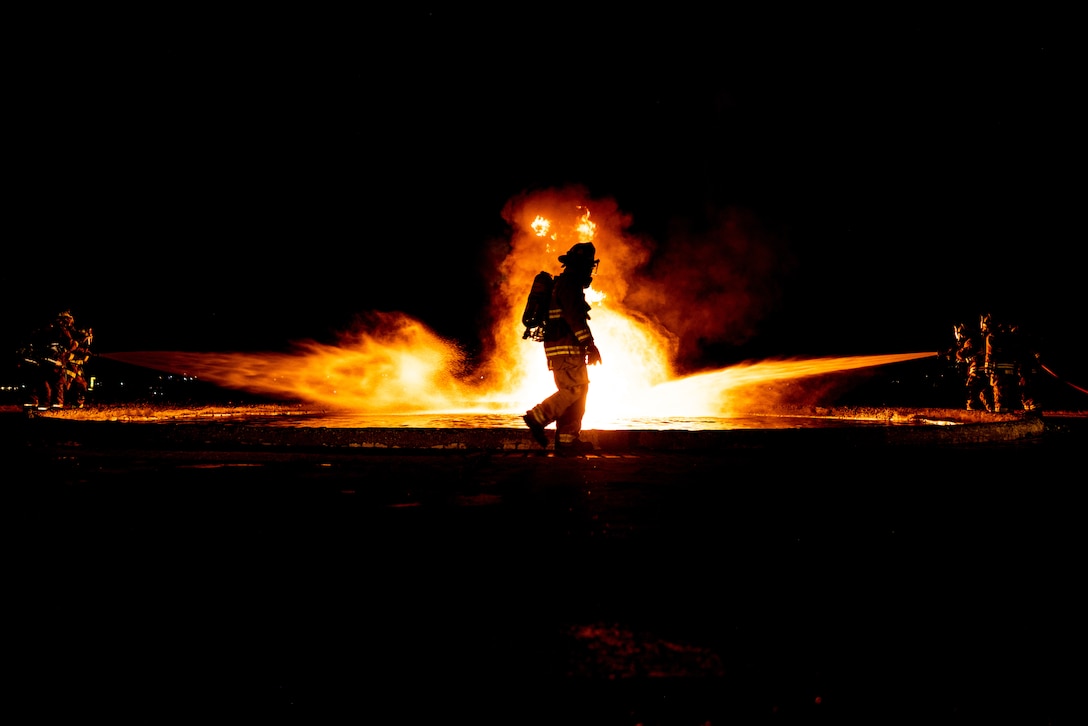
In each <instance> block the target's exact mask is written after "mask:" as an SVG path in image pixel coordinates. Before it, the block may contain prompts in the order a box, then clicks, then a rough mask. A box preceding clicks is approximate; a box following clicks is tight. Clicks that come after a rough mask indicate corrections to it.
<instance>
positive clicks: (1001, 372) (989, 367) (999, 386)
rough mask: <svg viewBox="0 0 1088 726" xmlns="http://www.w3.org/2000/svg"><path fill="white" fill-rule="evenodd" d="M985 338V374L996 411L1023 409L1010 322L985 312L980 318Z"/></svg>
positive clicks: (1005, 411) (1006, 411)
mask: <svg viewBox="0 0 1088 726" xmlns="http://www.w3.org/2000/svg"><path fill="white" fill-rule="evenodd" d="M979 329H980V330H981V331H982V334H983V336H985V340H986V347H985V349H986V357H985V367H986V373H987V375H989V376H990V387H991V388H992V389H993V397H994V398H993V401H994V413H1008V412H1010V411H1016V410H1020V408H1021V404H1020V376H1019V374H1018V372H1017V370H1018V361H1017V353H1016V346H1015V344H1014V343H1015V341H1014V340H1012V339H1011V338H1012V336H1011V335H1010V332H1009V326H1008V324H1006V323H1004V322H1001V321H997V320H994V319H993V316H991V315H989V314H986V315H983V316H981V318H980V319H979Z"/></svg>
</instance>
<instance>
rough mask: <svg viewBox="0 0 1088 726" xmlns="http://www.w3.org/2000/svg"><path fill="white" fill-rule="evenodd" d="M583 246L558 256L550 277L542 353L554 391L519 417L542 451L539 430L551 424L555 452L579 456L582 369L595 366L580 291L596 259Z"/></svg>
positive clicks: (588, 446)
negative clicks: (553, 275)
mask: <svg viewBox="0 0 1088 726" xmlns="http://www.w3.org/2000/svg"><path fill="white" fill-rule="evenodd" d="M595 255H596V248H595V247H594V246H593V245H592V244H591V243H589V242H582V243H579V244H576V245H574V246H573V247H571V248H570V250H568V251H567V253H566V254H564V255H560V256H559V263H560V264H561V265H563V271H562V272H561V273H559V275H558V276H557V277H556V278H555V284H554V285H553V287H552V293H551V298H550V303H549V306H548V320H547V323H546V324H545V325H544V333H543V342H544V354H545V357H546V359H547V363H548V369H549V370H550V371H551V372H552V377H553V379H554V380H555V387H556V391H555V393H553V394H552V395H550V396H548V397H547V398H546V399H544V400H543V401H541V402H540V403H538V404H537V405H535V406H533V407H532V408H531V409H529V410H528V411H526V412H525V416H524V417H523V420H524V421H525V425H526V426H528V427H529V431H530V432H531V433H532V435H533V439H535V440H536V442H537V443H538V444H540V446H541V447H544V448H546V447H547V446H548V436H547V434H546V433H545V427H547V426H548V425H549V424H551V423H552V422H554V423H555V453H557V454H560V455H575V456H576V455H579V454H582V453H584V452H587V451H592V450H593V448H594V447H593V443H592V442H590V441H585V440H583V439H582V438H581V432H582V417H583V415H584V414H585V410H586V397H587V395H588V393H589V371H588V369H587V365H598V364H599V363H600V362H601V354H600V351H598V350H597V346H596V344H595V343H594V341H593V333H592V332H590V328H589V310H590V307H589V304H588V303H587V302H586V295H585V289H586V288H587V287H589V286H590V285H591V284H592V283H593V274H594V273H595V272H596V270H597V265H598V263H599V262H600V260H597V259H595Z"/></svg>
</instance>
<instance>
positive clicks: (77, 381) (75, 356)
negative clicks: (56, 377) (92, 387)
mask: <svg viewBox="0 0 1088 726" xmlns="http://www.w3.org/2000/svg"><path fill="white" fill-rule="evenodd" d="M74 340H75V347H73V348H72V352H71V353H70V354H69V355H68V362H67V364H66V366H65V375H66V376H67V378H66V381H67V392H66V394H65V400H66V401H67V402H68V405H70V406H74V407H75V408H83V405H84V404H85V403H86V401H87V390H88V384H87V374H86V371H85V369H84V368H85V366H86V365H87V361H88V360H90V358H91V342H92V341H93V340H94V331H93V330H92V329H91V328H87V329H86V330H77V331H75V336H74Z"/></svg>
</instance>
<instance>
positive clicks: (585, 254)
mask: <svg viewBox="0 0 1088 726" xmlns="http://www.w3.org/2000/svg"><path fill="white" fill-rule="evenodd" d="M596 254H597V248H595V247H594V246H593V243H592V242H579V243H578V244H576V245H574V246H573V247H571V248H570V249H569V250H567V253H566V254H565V255H559V264H561V265H563V266H564V267H574V268H581V269H586V270H589V271H590V272H591V273H592V272H596V270H597V265H599V264H601V261H600V260H597V259H594V256H595V255H596Z"/></svg>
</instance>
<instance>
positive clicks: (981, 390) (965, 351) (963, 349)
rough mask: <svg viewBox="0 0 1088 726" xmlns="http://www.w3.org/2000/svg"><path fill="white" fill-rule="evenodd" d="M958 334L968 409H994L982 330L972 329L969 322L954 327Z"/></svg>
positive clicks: (958, 354)
mask: <svg viewBox="0 0 1088 726" xmlns="http://www.w3.org/2000/svg"><path fill="white" fill-rule="evenodd" d="M952 333H953V335H955V336H956V349H955V353H954V355H955V358H956V363H958V364H959V365H960V367H961V368H962V369H963V372H964V376H965V385H966V388H967V410H968V411H978V410H985V411H993V392H992V390H991V388H990V379H989V376H988V375H987V374H986V371H985V367H986V343H985V341H984V339H983V335H982V331H980V330H971V329H970V328H968V327H967V323H960V324H959V325H955V326H953V328H952Z"/></svg>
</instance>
